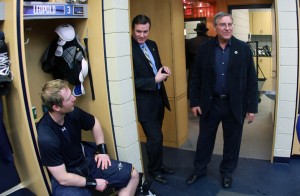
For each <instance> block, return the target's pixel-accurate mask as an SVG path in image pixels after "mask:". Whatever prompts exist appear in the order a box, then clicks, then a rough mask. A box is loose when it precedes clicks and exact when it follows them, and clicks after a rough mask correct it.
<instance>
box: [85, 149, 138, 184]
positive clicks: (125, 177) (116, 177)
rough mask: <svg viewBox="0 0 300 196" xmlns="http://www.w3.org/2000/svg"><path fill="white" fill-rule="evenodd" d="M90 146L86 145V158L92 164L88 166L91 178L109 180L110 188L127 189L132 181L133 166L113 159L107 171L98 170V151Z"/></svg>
mask: <svg viewBox="0 0 300 196" xmlns="http://www.w3.org/2000/svg"><path fill="white" fill-rule="evenodd" d="M90 145H91V144H90V143H89V144H88V145H84V148H85V156H86V158H87V159H89V161H88V162H90V163H89V164H88V165H89V168H90V175H89V176H92V177H93V178H102V179H105V180H107V181H108V186H109V187H114V188H123V187H126V186H127V184H128V182H129V180H130V179H131V172H132V169H133V166H132V164H131V163H127V162H123V161H118V160H113V159H111V160H110V161H111V166H109V167H108V168H107V169H105V170H102V169H101V166H100V167H99V168H97V163H96V162H95V159H94V154H95V152H96V151H94V149H93V146H90ZM91 147H92V148H91ZM95 149H96V148H95Z"/></svg>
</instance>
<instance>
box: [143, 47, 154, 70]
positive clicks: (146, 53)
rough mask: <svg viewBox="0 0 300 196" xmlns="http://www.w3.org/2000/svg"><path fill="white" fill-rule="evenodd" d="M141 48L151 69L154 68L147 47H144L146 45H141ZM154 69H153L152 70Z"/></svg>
mask: <svg viewBox="0 0 300 196" xmlns="http://www.w3.org/2000/svg"><path fill="white" fill-rule="evenodd" d="M142 49H143V52H144V54H145V56H146V58H147V59H148V61H149V64H150V66H151V67H152V69H153V68H154V66H153V64H152V62H151V60H150V56H149V54H148V51H147V49H146V46H145V44H143V45H142ZM153 71H154V70H153ZM154 73H155V71H154Z"/></svg>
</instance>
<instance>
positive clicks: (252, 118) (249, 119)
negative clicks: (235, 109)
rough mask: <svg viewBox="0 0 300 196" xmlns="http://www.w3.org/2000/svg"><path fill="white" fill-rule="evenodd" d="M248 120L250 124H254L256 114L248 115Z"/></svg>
mask: <svg viewBox="0 0 300 196" xmlns="http://www.w3.org/2000/svg"><path fill="white" fill-rule="evenodd" d="M246 118H247V120H248V124H250V123H252V122H253V121H254V119H255V114H254V113H247V116H246Z"/></svg>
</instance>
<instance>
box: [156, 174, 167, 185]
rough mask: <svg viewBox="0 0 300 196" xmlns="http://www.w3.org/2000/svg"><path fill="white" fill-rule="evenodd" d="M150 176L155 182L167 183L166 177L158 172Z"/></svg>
mask: <svg viewBox="0 0 300 196" xmlns="http://www.w3.org/2000/svg"><path fill="white" fill-rule="evenodd" d="M152 177H153V179H154V180H155V181H156V182H159V183H161V184H167V183H168V181H167V179H166V178H165V177H164V176H162V175H160V174H158V175H155V176H152Z"/></svg>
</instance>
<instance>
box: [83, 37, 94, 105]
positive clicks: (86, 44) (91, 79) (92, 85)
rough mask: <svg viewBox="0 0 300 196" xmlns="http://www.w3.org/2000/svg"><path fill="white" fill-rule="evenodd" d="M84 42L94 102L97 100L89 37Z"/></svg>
mask: <svg viewBox="0 0 300 196" xmlns="http://www.w3.org/2000/svg"><path fill="white" fill-rule="evenodd" d="M83 41H84V44H85V52H86V57H87V61H88V67H89V71H88V75H89V79H90V86H91V92H92V100H95V92H94V84H93V76H92V70H91V65H90V57H89V47H88V38H87V37H86V38H84V39H83Z"/></svg>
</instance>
